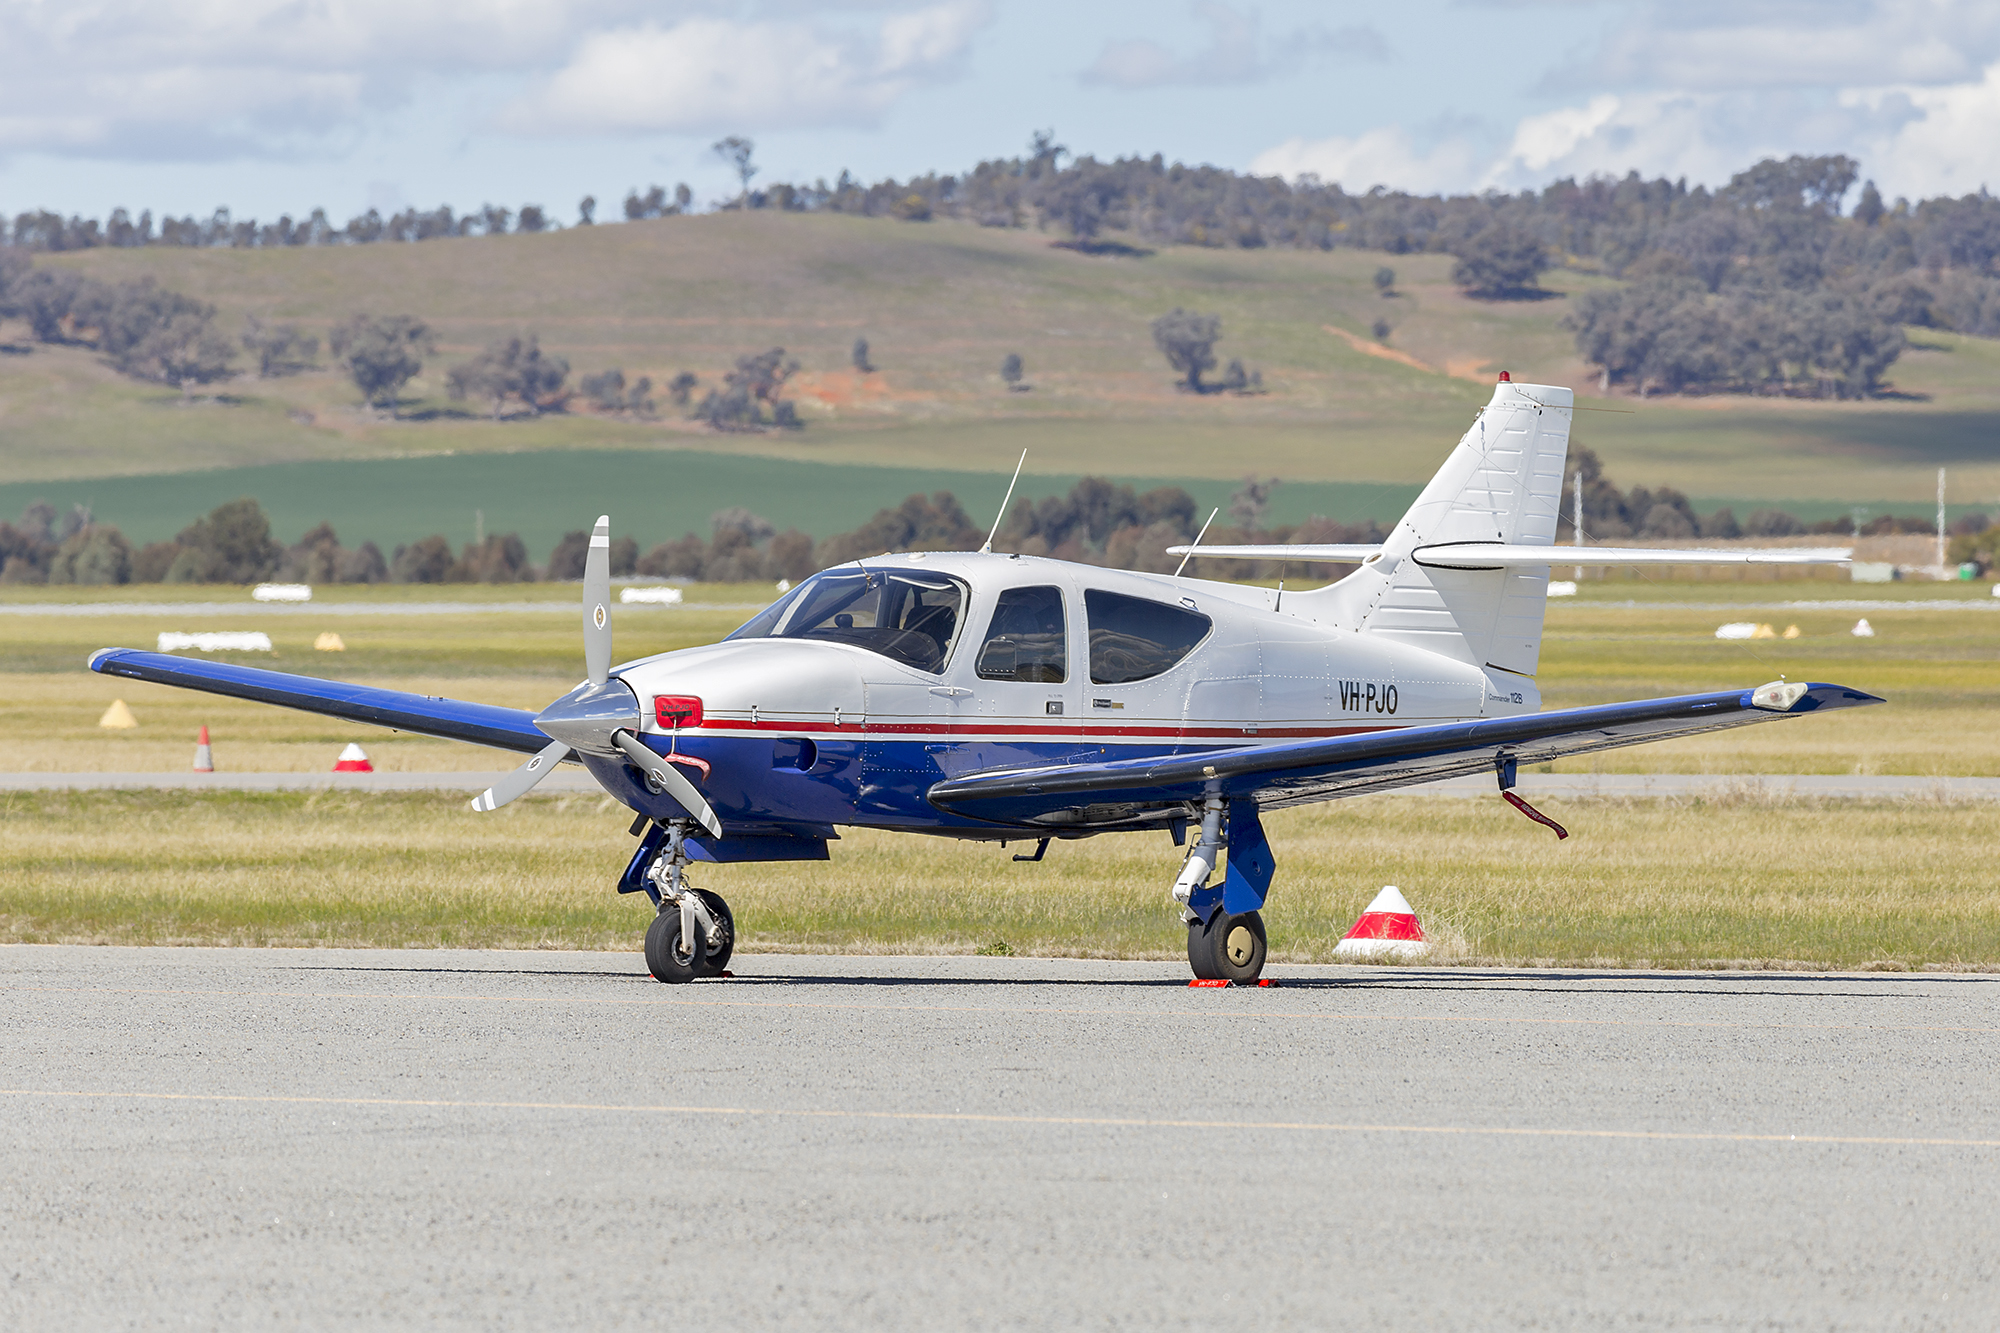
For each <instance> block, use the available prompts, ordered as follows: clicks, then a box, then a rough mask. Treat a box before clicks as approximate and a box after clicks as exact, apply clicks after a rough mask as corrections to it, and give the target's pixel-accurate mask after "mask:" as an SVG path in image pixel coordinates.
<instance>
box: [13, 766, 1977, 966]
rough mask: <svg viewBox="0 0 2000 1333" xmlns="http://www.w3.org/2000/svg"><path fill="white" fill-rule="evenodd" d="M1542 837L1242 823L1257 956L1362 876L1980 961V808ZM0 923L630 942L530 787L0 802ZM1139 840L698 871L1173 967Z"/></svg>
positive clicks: (1476, 918)
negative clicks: (1262, 908) (1014, 856)
mask: <svg viewBox="0 0 2000 1333" xmlns="http://www.w3.org/2000/svg"><path fill="white" fill-rule="evenodd" d="M1550 807H1551V809H1552V810H1553V811H1554V812H1555V813H1556V814H1557V815H1558V816H1559V817H1560V818H1562V819H1563V820H1564V821H1565V822H1566V823H1568V824H1569V825H1570V826H1571V827H1572V828H1573V829H1574V830H1575V832H1576V836H1575V837H1573V838H1572V839H1571V840H1570V841H1568V842H1565V843H1557V842H1556V841H1555V840H1554V839H1552V838H1550V837H1549V836H1548V835H1547V833H1546V832H1544V831H1543V830H1541V829H1538V828H1536V827H1534V826H1533V825H1530V824H1528V823H1527V822H1526V821H1524V820H1521V819H1519V818H1517V817H1515V816H1514V815H1513V814H1512V812H1510V811H1508V810H1506V809H1505V808H1504V807H1501V806H1499V805H1498V804H1497V803H1496V802H1493V801H1471V800H1455V799H1450V798H1426V797H1408V796H1406V797H1377V798H1367V799H1361V800H1355V801H1347V802H1341V803H1338V804H1336V805H1333V806H1328V807H1323V808H1319V809H1313V810H1304V811H1293V812H1287V813H1284V814H1280V815H1276V816H1274V817H1273V818H1272V819H1271V821H1270V830H1271V834H1272V840H1273V843H1274V846H1275V847H1276V850H1277V854H1278V858H1279V879H1278V883H1277V886H1276V888H1275V889H1274V891H1273V895H1272V899H1271V906H1270V911H1269V912H1268V913H1267V917H1268V920H1269V923H1270V930H1271V941H1272V947H1273V950H1274V956H1275V957H1276V958H1277V959H1279V960H1281V961H1286V962H1316V963H1323V962H1327V961H1329V960H1330V959H1331V955H1332V949H1333V946H1334V943H1335V942H1336V941H1337V940H1338V939H1339V937H1340V936H1341V935H1342V934H1343V933H1344V932H1345V931H1346V930H1347V928H1348V926H1349V925H1351V924H1352V922H1353V920H1354V918H1355V916H1356V915H1358V914H1359V912H1360V911H1361V909H1362V907H1363V906H1365V905H1366V903H1367V901H1368V899H1369V898H1370V897H1371V896H1372V895H1373V894H1374V892H1375V891H1376V889H1378V888H1379V887H1380V886H1381V885H1382V884H1385V883H1394V884H1397V885H1399V886H1401V887H1402V888H1403V889H1404V891H1405V892H1406V893H1407V894H1408V895H1409V897H1410V898H1411V900H1412V902H1413V903H1414V905H1415V906H1416V908H1417V910H1418V912H1419V913H1420V914H1421V915H1422V916H1423V917H1424V918H1425V920H1426V923H1427V925H1428V927H1429V929H1430V931H1431V933H1432V935H1433V936H1434V937H1436V938H1437V939H1438V940H1439V942H1440V946H1441V947H1440V951H1439V956H1438V959H1437V961H1439V962H1443V963H1450V962H1466V961H1482V962H1496V963H1512V964H1608V965H1624V966H1658V967H1692V966H1712V965H1743V964H1746V963H1757V964H1761V965H1779V966H1810V967H1848V968H1853V967H1893V968H1926V967H1949V968H1990V967H1995V966H2000V886H1996V882H1995V880H1994V877H1993V876H1992V874H1991V873H1990V856H1991V848H1992V846H1993V845H1994V842H1995V839H1996V836H2000V810H1995V809H1994V808H1992V807H1990V806H1984V805H1980V806H1950V805H1944V804H1939V803H1935V802H1908V803H1876V804H1859V803H1855V804H1843V803H1828V804H1812V803H1798V802H1787V801H1778V802H1773V801H1769V800H1763V799H1756V800H1723V801H1693V802H1673V801H1647V802H1633V803H1620V802H1571V803H1558V802H1551V803H1550ZM0 815H3V816H4V818H5V820H6V825H7V829H8V837H7V839H6V842H5V844H4V847H0V939H5V940H12V941H32V942H57V941H82V942H93V941H94V942H131V943H204V944H215V943H224V944H244V945H277V944H319V945H336V944H357V945H362V944H365V945H376V946H391V947H393V946H398V945H410V946H432V945H460V946H481V947H487V946H490V947H503V946H505V947H548V948H556V947H562V948H590V949H599V948H607V949H629V948H632V947H634V945H635V943H636V941H637V938H638V936H639V933H640V931H641V929H642V928H643V926H644V925H645V923H646V921H647V918H648V911H649V908H648V906H647V905H646V904H645V903H644V902H643V900H640V899H637V898H625V899H620V898H617V897H616V896H615V895H614V894H613V893H612V892H611V882H612V880H613V878H614V877H615V876H616V874H617V873H618V871H619V869H620V868H621V867H622V866H623V863H624V860H625V858H626V856H627V855H629V852H630V848H631V846H632V844H631V841H630V840H629V839H628V838H627V837H626V836H625V834H624V832H623V829H624V823H625V821H624V819H623V817H622V812H620V811H618V810H616V809H614V808H610V807H609V803H608V802H605V801H603V800H600V799H596V798H577V797H571V798H530V799H526V800H523V801H521V802H517V803H516V804H515V805H514V806H511V807H509V808H508V809H507V810H504V811H502V812H499V813H498V814H496V815H493V816H489V817H485V818H476V817H474V816H472V815H470V814H468V813H467V812H466V811H465V808H464V804H463V802H462V801H461V800H460V799H458V798H456V797H450V796H430V795H422V794H411V795H388V796H373V797H364V796H358V795H354V794H350V793H325V794H317V795H299V794H286V795H269V796H266V795H239V794H228V795H223V794H203V795H191V794H185V793H84V794H57V793H47V794H43V793H36V794H14V795H10V796H6V797H4V798H0ZM1176 856H1177V853H1176V852H1175V850H1174V849H1173V848H1172V847H1171V846H1170V845H1169V844H1168V842H1167V840H1166V839H1165V838H1164V837H1163V836H1159V835H1151V836H1138V835H1135V836H1128V837H1103V838H1097V839H1092V840H1089V841H1085V842H1079V843H1067V844H1058V845H1057V846H1055V847H1053V848H1051V849H1050V852H1049V855H1048V859H1047V860H1046V861H1044V862H1043V863H1041V864H1039V865H1015V864H1013V863H1012V862H1011V861H1010V860H1009V859H1008V853H1003V852H1002V851H1001V850H1000V849H998V848H995V847H991V846H969V845H958V844H953V843H947V842H942V841H937V840H932V839H928V838H921V837H910V836H897V835H887V834H873V833H866V832H857V833H854V834H852V835H851V836H849V837H847V838H846V839H844V840H842V841H841V842H839V843H836V844H835V846H834V859H833V860H832V861H831V862H829V863H824V864H804V865H784V866H768V865H767V866H755V865H749V866H729V867H708V868H705V869H704V870H703V871H702V873H701V876H700V882H702V883H703V884H704V885H705V886H707V887H712V888H715V889H717V890H719V891H720V892H722V893H724V894H725V895H726V896H727V897H728V898H729V900H730V902H731V904H732V906H733V907H734V908H735V910H736V913H737V919H738V922H739V925H740V928H741V930H742V933H743V937H744V947H745V948H746V949H765V950H771V949H814V950H840V951H847V952H860V951H881V952H973V951H975V950H979V949H988V950H995V951H997V950H996V946H998V945H1002V944H1004V945H1005V946H1006V947H1007V948H1008V949H1009V950H1011V951H1013V952H1015V953H1022V954H1065V955H1084V956H1113V957H1173V956H1177V955H1178V953H1179V951H1180V947H1181V939H1180V928H1179V926H1178V924H1177V921H1176V918H1175V913H1174V909H1173V905H1172V903H1171V902H1170V901H1169V900H1168V897H1167V893H1166V888H1167V884H1168V882H1169V879H1170V877H1171V874H1172V871H1173V867H1174V865H1175V863H1176Z"/></svg>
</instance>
